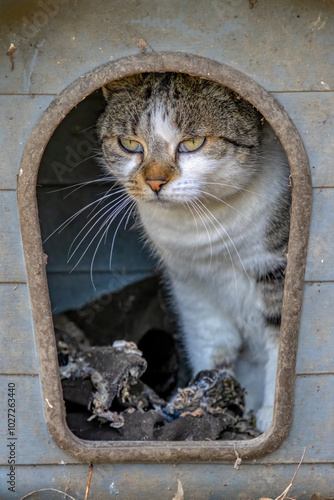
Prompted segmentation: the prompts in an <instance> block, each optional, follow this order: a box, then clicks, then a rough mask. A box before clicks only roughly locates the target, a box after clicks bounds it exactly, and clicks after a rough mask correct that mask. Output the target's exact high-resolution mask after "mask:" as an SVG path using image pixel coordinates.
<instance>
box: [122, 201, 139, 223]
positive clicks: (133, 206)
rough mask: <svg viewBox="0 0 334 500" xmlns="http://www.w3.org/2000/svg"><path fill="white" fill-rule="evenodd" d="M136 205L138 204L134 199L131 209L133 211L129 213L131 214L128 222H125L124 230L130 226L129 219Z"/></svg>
mask: <svg viewBox="0 0 334 500" xmlns="http://www.w3.org/2000/svg"><path fill="white" fill-rule="evenodd" d="M135 206H136V200H134V202H133V205H132V209H131V211H130V213H129V215H128V218H127V219H126V222H125V224H124V230H126V228H127V227H128V224H129V220H130V217H131V215H132V214H133V211H134V209H135Z"/></svg>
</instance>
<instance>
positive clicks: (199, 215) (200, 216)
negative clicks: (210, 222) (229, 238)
mask: <svg viewBox="0 0 334 500" xmlns="http://www.w3.org/2000/svg"><path fill="white" fill-rule="evenodd" d="M190 204H191V206H192V207H193V209H194V210H195V212H196V213H197V215H198V217H199V218H200V219H201V221H202V224H203V226H204V229H205V231H206V234H207V235H208V240H209V244H210V264H209V268H210V267H211V264H212V242H211V237H210V234H209V231H208V228H207V225H206V223H205V220H204V219H203V217H202V215H201V213H200V212H199V206H198V205H197V203H196V202H195V200H192V201H191V202H190Z"/></svg>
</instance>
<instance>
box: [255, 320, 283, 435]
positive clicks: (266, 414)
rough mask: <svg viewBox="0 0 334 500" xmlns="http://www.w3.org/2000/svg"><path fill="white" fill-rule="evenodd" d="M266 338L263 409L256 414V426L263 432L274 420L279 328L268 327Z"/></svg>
mask: <svg viewBox="0 0 334 500" xmlns="http://www.w3.org/2000/svg"><path fill="white" fill-rule="evenodd" d="M265 337H266V346H265V350H266V353H267V361H266V365H265V380H264V395H263V403H262V407H261V408H260V409H259V410H258V411H257V413H256V426H257V428H258V429H259V431H261V432H264V431H266V430H267V429H268V427H269V426H270V424H271V421H272V418H273V412H274V399H275V386H276V373H277V361H278V344H279V327H278V326H269V327H267V328H266V331H265Z"/></svg>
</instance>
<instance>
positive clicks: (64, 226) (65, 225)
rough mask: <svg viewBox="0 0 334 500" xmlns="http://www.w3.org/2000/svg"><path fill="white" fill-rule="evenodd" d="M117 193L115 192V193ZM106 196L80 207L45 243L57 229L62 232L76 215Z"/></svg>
mask: <svg viewBox="0 0 334 500" xmlns="http://www.w3.org/2000/svg"><path fill="white" fill-rule="evenodd" d="M113 194H115V193H113ZM103 198H104V197H102V198H98V199H97V200H94V201H92V202H91V203H89V204H88V205H86V206H85V207H83V208H80V210H78V211H77V212H76V213H75V214H73V215H71V216H70V217H69V218H68V219H66V220H65V221H64V222H62V223H61V224H60V225H59V226H58V227H57V228H56V229H55V230H54V231H53V232H52V233H51V234H50V235H49V236H48V237H47V238H46V239H45V240H44V241H43V244H44V243H45V242H47V241H48V240H49V239H50V238H51V236H53V235H54V234H55V233H56V232H57V231H58V232H59V233H61V232H62V231H63V230H64V229H65V228H66V227H67V226H68V225H69V224H70V223H71V222H72V221H73V220H74V219H75V218H76V217H78V216H79V215H80V214H82V213H83V212H84V211H85V210H87V208H89V207H91V206H92V205H94V203H98V202H99V201H101V199H103Z"/></svg>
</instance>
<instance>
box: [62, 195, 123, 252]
mask: <svg viewBox="0 0 334 500" xmlns="http://www.w3.org/2000/svg"><path fill="white" fill-rule="evenodd" d="M121 192H123V194H122V195H121V196H119V197H118V198H116V199H113V200H111V201H110V202H109V203H107V204H106V205H104V206H103V207H102V208H101V209H100V210H98V212H96V214H95V215H94V216H93V217H91V218H90V219H89V220H88V222H87V223H86V224H85V225H84V227H83V228H82V229H81V230H80V232H79V233H78V234H77V235H76V237H75V238H74V240H73V241H72V243H71V245H70V248H69V250H68V254H70V253H71V249H72V247H73V245H74V243H75V241H76V240H77V238H78V237H79V236H80V234H81V233H82V231H84V230H85V229H86V227H87V226H88V225H89V224H90V223H91V222H92V221H93V220H94V219H95V217H97V216H98V214H99V213H101V212H102V211H103V210H104V211H105V212H104V213H107V211H109V210H112V209H113V208H114V207H115V206H116V205H118V203H116V202H117V201H118V200H120V198H124V195H125V193H124V190H123V189H120V190H119V191H116V193H112V194H113V195H115V194H118V193H121ZM108 197H109V196H108ZM105 198H106V197H103V198H100V201H102V200H103V199H105ZM121 201H122V200H121ZM114 203H116V205H113V207H111V208H110V209H109V210H107V211H106V208H107V207H109V206H110V205H112V204H114ZM91 213H92V211H91V212H90V214H91ZM90 214H89V215H90ZM89 215H88V217H89ZM103 215H104V214H102V216H101V217H100V218H99V219H98V221H99V220H101V218H102V217H103ZM98 221H97V222H98ZM97 222H95V223H94V225H93V227H94V226H95V224H96V223H97ZM93 227H92V228H91V229H93ZM89 232H90V231H89ZM87 234H88V233H87ZM87 234H86V236H87ZM68 254H67V258H68V259H69V256H68Z"/></svg>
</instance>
